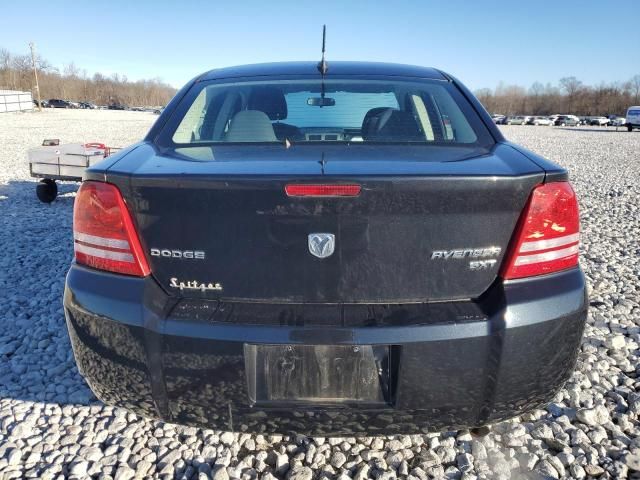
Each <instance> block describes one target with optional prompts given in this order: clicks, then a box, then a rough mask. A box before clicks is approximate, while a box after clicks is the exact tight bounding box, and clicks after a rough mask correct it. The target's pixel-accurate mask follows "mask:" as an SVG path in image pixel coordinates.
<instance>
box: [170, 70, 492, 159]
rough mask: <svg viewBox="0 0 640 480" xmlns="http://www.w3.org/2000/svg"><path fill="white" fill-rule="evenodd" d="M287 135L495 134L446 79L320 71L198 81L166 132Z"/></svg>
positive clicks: (421, 140)
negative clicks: (309, 76) (305, 75)
mask: <svg viewBox="0 0 640 480" xmlns="http://www.w3.org/2000/svg"><path fill="white" fill-rule="evenodd" d="M283 142H284V143H290V144H306V143H316V144H317V143H340V142H348V143H351V144H384V143H396V144H397V143H410V144H418V145H420V144H422V145H457V146H472V145H475V146H487V144H488V143H493V140H492V139H491V137H490V135H489V133H488V131H487V130H486V127H485V126H484V125H483V123H482V121H481V120H480V118H479V117H478V115H477V114H476V112H475V111H474V110H473V108H472V107H471V105H469V103H468V101H467V100H466V99H465V98H464V97H463V96H462V95H461V94H460V92H459V91H458V90H457V88H456V87H454V86H453V85H452V84H450V83H448V82H442V81H426V80H425V81H420V82H416V81H401V80H392V81H389V80H351V79H331V80H326V81H324V82H322V81H321V79H319V78H318V79H314V80H271V81H259V82H238V83H220V82H209V83H201V84H196V85H195V86H194V87H193V88H192V89H191V91H190V92H189V93H188V94H187V95H186V96H185V98H184V99H183V101H182V102H181V104H180V105H179V106H178V108H177V109H176V112H174V114H173V115H172V117H171V119H170V121H169V122H168V123H167V126H166V127H165V128H164V129H163V132H162V134H161V138H160V143H161V144H162V145H163V146H167V147H180V148H188V147H196V146H204V145H221V144H238V143H241V144H251V143H260V144H264V143H283Z"/></svg>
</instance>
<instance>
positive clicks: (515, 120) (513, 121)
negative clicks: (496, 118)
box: [505, 116, 526, 125]
mask: <svg viewBox="0 0 640 480" xmlns="http://www.w3.org/2000/svg"><path fill="white" fill-rule="evenodd" d="M525 123H526V120H525V117H523V116H515V117H507V121H506V122H505V125H524V124H525Z"/></svg>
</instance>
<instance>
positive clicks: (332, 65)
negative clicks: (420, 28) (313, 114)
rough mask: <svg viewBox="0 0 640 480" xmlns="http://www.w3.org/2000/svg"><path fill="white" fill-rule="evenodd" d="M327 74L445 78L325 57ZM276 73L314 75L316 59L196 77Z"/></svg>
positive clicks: (439, 74) (408, 67)
mask: <svg viewBox="0 0 640 480" xmlns="http://www.w3.org/2000/svg"><path fill="white" fill-rule="evenodd" d="M327 64H328V67H329V69H328V71H327V77H331V75H384V76H400V77H419V78H428V79H433V80H449V79H448V77H447V76H445V75H444V74H443V73H442V72H440V71H439V70H437V69H435V68H429V67H419V66H415V65H403V64H399V63H381V62H342V61H328V62H327ZM278 75H318V77H320V73H319V72H318V62H277V63H257V64H253V65H239V66H235V67H225V68H218V69H215V70H210V71H208V72H206V73H203V74H202V75H201V76H200V77H199V78H198V80H219V79H224V78H237V77H257V76H278Z"/></svg>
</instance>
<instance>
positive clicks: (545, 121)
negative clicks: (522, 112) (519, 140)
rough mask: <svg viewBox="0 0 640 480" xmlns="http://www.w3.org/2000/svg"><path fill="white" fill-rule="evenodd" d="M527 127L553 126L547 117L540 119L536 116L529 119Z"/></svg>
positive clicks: (540, 117)
mask: <svg viewBox="0 0 640 480" xmlns="http://www.w3.org/2000/svg"><path fill="white" fill-rule="evenodd" d="M527 125H545V126H547V127H548V126H551V125H553V120H551V119H550V118H549V117H542V116H539V115H537V116H535V117H529V121H528V122H527Z"/></svg>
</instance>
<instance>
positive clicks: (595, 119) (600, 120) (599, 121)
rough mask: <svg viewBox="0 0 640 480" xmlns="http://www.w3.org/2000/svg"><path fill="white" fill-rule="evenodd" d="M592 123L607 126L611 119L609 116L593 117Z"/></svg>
mask: <svg viewBox="0 0 640 480" xmlns="http://www.w3.org/2000/svg"><path fill="white" fill-rule="evenodd" d="M591 125H596V126H598V127H606V126H607V125H609V119H608V118H607V117H591Z"/></svg>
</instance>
